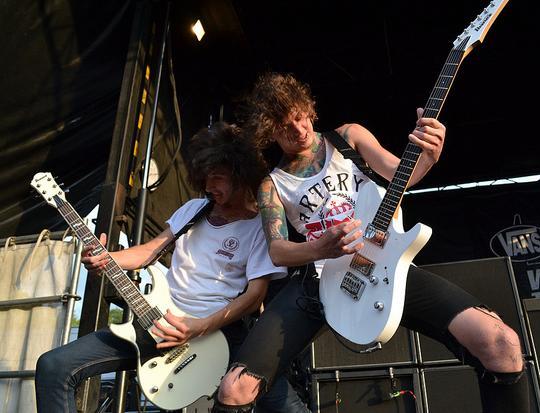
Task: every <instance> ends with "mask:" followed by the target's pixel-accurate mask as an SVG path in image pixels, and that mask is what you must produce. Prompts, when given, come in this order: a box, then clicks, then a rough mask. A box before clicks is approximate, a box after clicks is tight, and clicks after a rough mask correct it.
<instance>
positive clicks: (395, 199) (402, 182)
mask: <svg viewBox="0 0 540 413" xmlns="http://www.w3.org/2000/svg"><path fill="white" fill-rule="evenodd" d="M465 43H466V41H465V40H464V41H463V43H462V45H460V46H461V47H460V46H458V47H454V48H452V50H451V51H450V54H449V55H448V58H447V59H446V62H445V64H444V66H443V68H442V70H441V73H440V74H439V77H438V79H437V82H436V84H435V87H434V88H433V90H432V91H431V94H430V95H429V99H428V101H427V103H426V104H425V106H424V108H425V109H424V114H423V117H426V118H435V119H437V118H438V117H439V113H440V111H441V109H442V106H443V104H444V101H445V100H446V96H447V95H448V92H449V90H450V87H451V86H452V83H453V81H454V78H455V76H456V73H457V71H458V69H459V65H460V64H461V62H462V60H463V57H464V53H465V51H464V49H463V45H465ZM421 153H422V149H421V148H420V147H419V146H417V145H415V144H414V143H412V142H409V143H408V144H407V146H406V147H405V151H404V153H403V156H402V157H401V161H400V162H399V165H398V167H397V169H396V172H395V174H394V177H393V178H392V181H391V182H390V184H389V185H388V188H387V190H386V194H385V196H384V198H383V200H382V202H381V205H380V206H379V209H378V210H377V213H376V214H375V218H374V219H373V222H372V224H373V226H374V227H375V228H377V229H378V230H381V231H386V230H387V229H388V227H389V225H390V222H391V221H392V217H393V216H394V215H395V213H396V211H397V209H398V208H399V205H400V203H401V199H402V198H403V194H404V193H405V190H406V189H407V186H408V184H409V181H410V180H411V176H412V174H413V172H414V169H415V168H416V165H417V163H418V159H419V158H420V154H421Z"/></svg>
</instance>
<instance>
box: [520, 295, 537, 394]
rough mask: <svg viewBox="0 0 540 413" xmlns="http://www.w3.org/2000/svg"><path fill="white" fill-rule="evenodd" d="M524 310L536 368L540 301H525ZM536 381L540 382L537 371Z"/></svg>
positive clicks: (530, 299)
mask: <svg viewBox="0 0 540 413" xmlns="http://www.w3.org/2000/svg"><path fill="white" fill-rule="evenodd" d="M523 308H524V309H525V324H526V326H527V331H528V333H529V341H530V343H531V351H532V359H533V360H534V362H535V364H536V366H539V364H538V358H539V354H538V353H539V351H540V347H538V346H540V299H538V298H528V299H526V300H523ZM536 373H537V375H536V379H537V381H538V382H540V372H539V369H538V368H537V369H536ZM538 393H539V394H538V396H537V397H538V398H539V399H540V389H538Z"/></svg>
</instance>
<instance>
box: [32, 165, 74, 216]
mask: <svg viewBox="0 0 540 413" xmlns="http://www.w3.org/2000/svg"><path fill="white" fill-rule="evenodd" d="M30 185H32V187H33V188H34V189H35V190H36V191H37V192H38V193H39V194H40V195H41V196H42V197H43V198H44V199H45V201H46V202H47V203H48V204H49V205H51V206H53V207H55V208H58V205H57V204H56V200H55V199H54V197H55V196H58V197H59V198H61V199H62V200H64V201H65V200H66V196H65V194H64V191H63V190H62V189H61V188H60V186H59V185H58V184H57V183H56V181H55V180H54V178H53V176H52V175H51V173H50V172H38V173H37V174H35V175H34V178H32V182H31V183H30Z"/></svg>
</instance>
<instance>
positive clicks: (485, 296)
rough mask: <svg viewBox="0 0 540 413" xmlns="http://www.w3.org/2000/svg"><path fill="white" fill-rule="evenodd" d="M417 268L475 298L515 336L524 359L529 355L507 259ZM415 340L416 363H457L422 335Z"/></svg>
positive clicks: (435, 343)
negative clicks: (439, 277) (498, 317)
mask: <svg viewBox="0 0 540 413" xmlns="http://www.w3.org/2000/svg"><path fill="white" fill-rule="evenodd" d="M421 268H423V269H425V270H427V271H430V272H433V273H435V274H438V275H440V276H441V277H443V278H446V279H447V280H449V281H451V282H453V283H454V284H456V285H458V286H460V287H461V288H463V289H464V290H466V291H468V292H469V293H471V294H472V295H474V296H475V297H478V299H480V301H482V302H483V303H484V304H485V305H487V306H488V307H489V308H491V309H492V310H493V311H495V312H496V313H498V314H499V315H500V316H501V318H502V319H503V320H504V322H505V323H506V324H508V325H509V326H510V327H512V328H513V329H514V330H515V331H516V332H517V333H518V335H519V336H520V339H521V346H522V349H523V352H524V356H525V357H529V356H531V355H532V353H531V347H530V344H529V340H528V334H527V330H526V326H525V320H524V315H523V310H522V307H521V303H520V300H519V295H518V290H517V286H516V282H515V279H514V272H513V270H512V263H511V261H510V258H508V257H497V258H487V259H480V260H471V261H457V262H449V263H444V264H431V265H423V266H421ZM418 337H419V341H418V343H419V351H418V357H419V361H420V363H423V364H424V365H437V364H448V363H452V362H457V360H456V358H455V356H454V355H453V354H452V353H451V352H450V351H449V350H448V349H447V348H446V347H445V346H444V345H443V344H440V343H439V342H437V341H435V340H432V339H430V338H429V337H426V336H424V335H422V334H418Z"/></svg>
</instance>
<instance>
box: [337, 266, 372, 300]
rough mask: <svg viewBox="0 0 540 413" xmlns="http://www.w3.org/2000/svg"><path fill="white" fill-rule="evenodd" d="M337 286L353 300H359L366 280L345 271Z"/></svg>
mask: <svg viewBox="0 0 540 413" xmlns="http://www.w3.org/2000/svg"><path fill="white" fill-rule="evenodd" d="M339 288H341V290H342V291H343V292H344V293H345V294H347V295H350V296H351V297H352V298H353V300H359V299H360V296H361V295H362V293H363V292H364V290H365V288H366V282H365V281H363V280H362V279H360V277H358V276H356V275H354V274H353V273H352V272H349V271H347V273H346V274H345V276H344V277H343V280H342V281H341V285H340V286H339Z"/></svg>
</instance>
